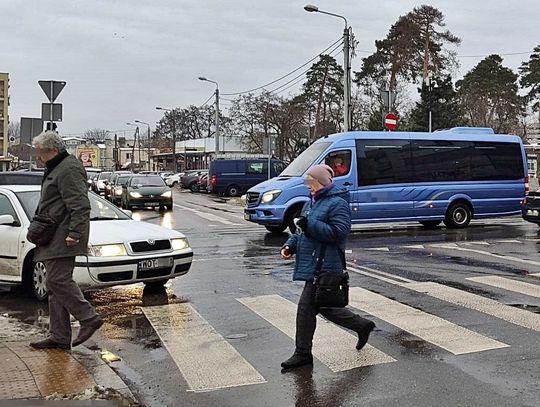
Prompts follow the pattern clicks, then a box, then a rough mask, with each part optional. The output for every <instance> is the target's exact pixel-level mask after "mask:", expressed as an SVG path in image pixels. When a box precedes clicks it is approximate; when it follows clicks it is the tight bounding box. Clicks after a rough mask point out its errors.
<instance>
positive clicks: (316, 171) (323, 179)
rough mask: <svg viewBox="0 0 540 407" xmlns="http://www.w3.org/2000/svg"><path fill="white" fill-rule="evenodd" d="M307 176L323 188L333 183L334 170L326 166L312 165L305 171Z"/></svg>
mask: <svg viewBox="0 0 540 407" xmlns="http://www.w3.org/2000/svg"><path fill="white" fill-rule="evenodd" d="M307 175H309V176H311V177H312V178H314V179H316V180H317V181H318V182H319V184H321V185H322V186H324V187H325V186H327V185H330V184H331V183H332V182H334V170H333V169H332V168H331V167H329V166H328V165H326V164H319V165H314V166H313V167H311V168H310V169H309V170H307Z"/></svg>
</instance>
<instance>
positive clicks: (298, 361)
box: [281, 353, 313, 369]
mask: <svg viewBox="0 0 540 407" xmlns="http://www.w3.org/2000/svg"><path fill="white" fill-rule="evenodd" d="M306 365H313V356H312V355H300V354H298V353H295V354H294V355H292V356H291V357H290V358H289V359H287V360H286V361H285V362H283V363H282V364H281V367H282V368H283V369H295V368H297V367H300V366H306Z"/></svg>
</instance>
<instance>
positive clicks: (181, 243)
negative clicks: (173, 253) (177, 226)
mask: <svg viewBox="0 0 540 407" xmlns="http://www.w3.org/2000/svg"><path fill="white" fill-rule="evenodd" d="M171 246H172V248H173V250H183V249H188V248H189V242H188V240H187V239H186V238H185V237H183V238H180V239H171Z"/></svg>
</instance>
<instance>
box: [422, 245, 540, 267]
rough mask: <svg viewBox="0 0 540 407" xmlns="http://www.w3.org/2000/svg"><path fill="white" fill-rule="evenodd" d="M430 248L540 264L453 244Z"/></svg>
mask: <svg viewBox="0 0 540 407" xmlns="http://www.w3.org/2000/svg"><path fill="white" fill-rule="evenodd" d="M432 246H433V247H438V248H442V249H452V250H458V251H462V252H469V253H477V254H482V255H484V256H490V257H495V258H497V259H503V260H508V261H515V262H518V263H525V264H532V265H534V266H540V262H538V261H533V260H526V259H520V258H519V257H513V256H501V255H500V254H494V253H490V252H486V251H485V250H476V249H465V248H463V247H458V246H456V245H454V244H442V245H432Z"/></svg>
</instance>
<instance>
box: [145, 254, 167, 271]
mask: <svg viewBox="0 0 540 407" xmlns="http://www.w3.org/2000/svg"><path fill="white" fill-rule="evenodd" d="M172 266H173V259H172V257H161V258H159V259H144V260H139V264H138V269H139V271H144V270H155V269H160V268H164V267H172Z"/></svg>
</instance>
